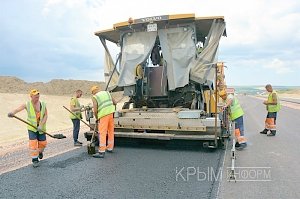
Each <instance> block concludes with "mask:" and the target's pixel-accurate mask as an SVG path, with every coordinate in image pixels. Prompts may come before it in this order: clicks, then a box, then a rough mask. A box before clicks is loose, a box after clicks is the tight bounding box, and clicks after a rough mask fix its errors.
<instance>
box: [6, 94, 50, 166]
mask: <svg viewBox="0 0 300 199" xmlns="http://www.w3.org/2000/svg"><path fill="white" fill-rule="evenodd" d="M29 94H30V98H31V100H30V101H28V102H27V103H26V104H22V105H21V106H20V107H18V108H17V109H15V110H13V111H12V112H10V113H8V117H14V115H15V114H17V113H18V112H20V111H22V110H24V109H26V111H27V121H28V122H29V123H30V124H31V125H33V126H35V127H36V128H33V127H32V126H30V125H28V126H27V129H28V135H29V151H30V156H31V158H32V165H33V167H38V166H39V159H40V160H41V159H43V152H44V149H45V148H46V145H47V140H46V135H45V134H44V133H43V131H44V132H45V131H46V122H47V118H48V113H47V108H46V104H45V102H41V101H40V100H39V99H40V92H39V91H38V90H37V89H33V90H31V91H30V93H29Z"/></svg>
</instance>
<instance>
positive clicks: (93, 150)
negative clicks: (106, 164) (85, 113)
mask: <svg viewBox="0 0 300 199" xmlns="http://www.w3.org/2000/svg"><path fill="white" fill-rule="evenodd" d="M96 129H97V124H96V125H95V128H94V131H93V134H92V138H91V141H90V143H89V144H88V145H87V150H88V154H89V155H93V154H95V153H96V146H95V143H94V139H95V135H96V132H97V131H96Z"/></svg>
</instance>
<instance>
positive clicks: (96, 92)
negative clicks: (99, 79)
mask: <svg viewBox="0 0 300 199" xmlns="http://www.w3.org/2000/svg"><path fill="white" fill-rule="evenodd" d="M91 93H92V95H93V97H92V100H93V110H94V115H95V118H96V120H97V122H98V136H99V140H100V143H99V149H98V153H96V154H94V155H93V157H95V158H104V155H105V151H107V152H113V149H114V117H113V114H114V112H115V109H116V108H115V105H116V101H115V100H114V99H113V97H112V96H111V95H110V93H109V92H108V91H100V88H99V87H98V86H93V87H92V88H91ZM106 138H107V143H106Z"/></svg>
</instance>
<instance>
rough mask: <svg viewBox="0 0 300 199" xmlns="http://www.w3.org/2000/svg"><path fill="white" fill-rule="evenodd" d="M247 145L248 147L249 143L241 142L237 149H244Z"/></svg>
mask: <svg viewBox="0 0 300 199" xmlns="http://www.w3.org/2000/svg"><path fill="white" fill-rule="evenodd" d="M246 147H247V143H241V144H240V146H239V147H237V148H236V150H239V151H241V150H243V149H244V148H246Z"/></svg>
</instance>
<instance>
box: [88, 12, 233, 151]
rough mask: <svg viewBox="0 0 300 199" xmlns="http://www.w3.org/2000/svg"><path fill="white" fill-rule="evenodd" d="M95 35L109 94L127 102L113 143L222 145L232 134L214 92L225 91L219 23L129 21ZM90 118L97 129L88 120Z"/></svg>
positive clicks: (218, 19)
mask: <svg viewBox="0 0 300 199" xmlns="http://www.w3.org/2000/svg"><path fill="white" fill-rule="evenodd" d="M95 35H96V36H98V37H99V39H100V41H101V43H102V45H103V47H104V50H105V69H104V76H105V82H106V90H108V91H110V92H117V91H122V92H123V95H124V96H127V98H128V101H126V102H125V103H124V105H123V107H122V109H120V110H116V112H115V114H114V122H115V137H116V138H118V137H125V138H143V139H159V140H178V139H180V140H199V141H203V142H202V143H203V145H204V146H207V147H210V148H217V147H220V146H222V145H223V142H224V139H225V138H226V137H228V136H229V134H230V130H229V126H230V125H229V120H228V116H227V114H226V113H225V114H223V112H222V113H220V111H219V108H220V107H218V105H219V101H220V98H219V96H218V92H219V91H220V90H222V89H225V88H226V85H225V80H224V63H223V62H218V60H217V55H218V48H219V42H220V39H221V37H222V36H226V27H225V21H224V17H222V16H214V17H195V15H194V14H178V15H161V16H153V17H145V18H139V19H132V18H129V19H128V21H125V22H121V23H116V24H114V25H113V28H112V29H108V30H102V31H98V32H95ZM115 54H117V56H114V55H115ZM90 111H92V109H90ZM87 115H90V116H91V117H88V118H87V119H88V121H89V122H90V124H91V125H95V119H93V114H92V113H90V112H88V113H87ZM92 134H93V129H91V131H89V132H86V134H85V135H86V138H87V139H88V140H90V139H91V138H92Z"/></svg>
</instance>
